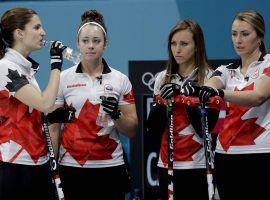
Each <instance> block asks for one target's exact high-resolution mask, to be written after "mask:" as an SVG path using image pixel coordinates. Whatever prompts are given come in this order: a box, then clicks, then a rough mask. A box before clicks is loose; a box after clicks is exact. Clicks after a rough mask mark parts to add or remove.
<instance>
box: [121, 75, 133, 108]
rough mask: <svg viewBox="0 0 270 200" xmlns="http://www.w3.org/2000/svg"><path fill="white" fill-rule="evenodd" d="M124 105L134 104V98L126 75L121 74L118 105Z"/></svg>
mask: <svg viewBox="0 0 270 200" xmlns="http://www.w3.org/2000/svg"><path fill="white" fill-rule="evenodd" d="M126 104H135V98H134V93H133V90H132V85H131V82H130V80H129V78H128V77H127V76H126V75H124V74H122V80H121V92H120V97H119V105H126Z"/></svg>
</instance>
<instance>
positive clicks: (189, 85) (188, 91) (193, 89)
mask: <svg viewBox="0 0 270 200" xmlns="http://www.w3.org/2000/svg"><path fill="white" fill-rule="evenodd" d="M200 90H201V87H200V86H197V85H196V83H194V82H193V81H191V80H188V81H187V82H186V83H185V84H184V85H183V86H182V90H181V92H182V93H183V94H184V95H185V96H196V97H198V96H199V93H200Z"/></svg>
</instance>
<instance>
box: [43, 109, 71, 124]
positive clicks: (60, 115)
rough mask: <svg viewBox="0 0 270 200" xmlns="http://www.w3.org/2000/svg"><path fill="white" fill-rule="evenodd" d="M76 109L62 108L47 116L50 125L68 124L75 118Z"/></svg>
mask: <svg viewBox="0 0 270 200" xmlns="http://www.w3.org/2000/svg"><path fill="white" fill-rule="evenodd" d="M75 112H76V109H75V108H74V107H60V108H57V109H55V110H54V111H53V112H51V113H49V114H48V115H47V120H48V122H49V123H50V124H53V123H68V122H71V121H72V120H73V119H74V118H75Z"/></svg>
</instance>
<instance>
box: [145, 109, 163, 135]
mask: <svg viewBox="0 0 270 200" xmlns="http://www.w3.org/2000/svg"><path fill="white" fill-rule="evenodd" d="M166 124H167V113H166V106H163V105H159V104H154V105H152V106H151V110H150V113H149V115H148V118H147V121H146V128H147V132H148V133H151V134H155V135H156V136H157V137H161V135H162V134H163V132H164V130H165V128H166Z"/></svg>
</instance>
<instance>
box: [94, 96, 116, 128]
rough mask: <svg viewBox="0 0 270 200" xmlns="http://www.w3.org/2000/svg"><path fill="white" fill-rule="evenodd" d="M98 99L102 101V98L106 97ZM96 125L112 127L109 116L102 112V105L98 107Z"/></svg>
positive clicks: (112, 123)
mask: <svg viewBox="0 0 270 200" xmlns="http://www.w3.org/2000/svg"><path fill="white" fill-rule="evenodd" d="M100 98H101V100H103V99H102V98H106V96H101V97H100ZM96 124H97V125H98V126H101V127H111V126H113V125H114V122H113V120H112V118H111V116H110V115H109V114H108V113H106V112H105V111H104V110H103V106H102V105H100V107H99V111H98V116H97V119H96Z"/></svg>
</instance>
